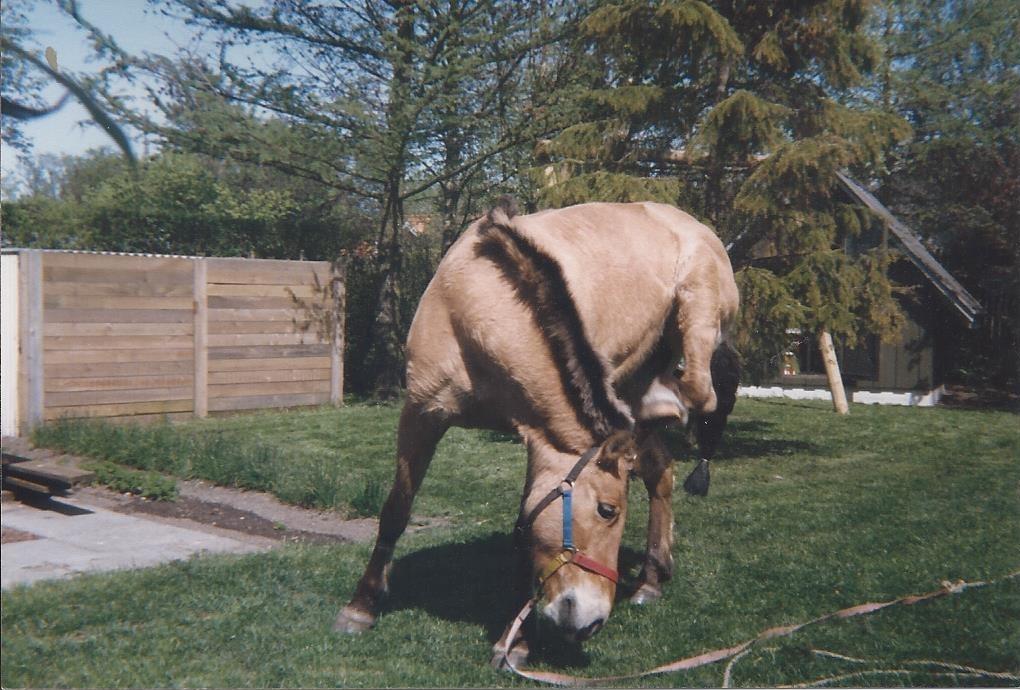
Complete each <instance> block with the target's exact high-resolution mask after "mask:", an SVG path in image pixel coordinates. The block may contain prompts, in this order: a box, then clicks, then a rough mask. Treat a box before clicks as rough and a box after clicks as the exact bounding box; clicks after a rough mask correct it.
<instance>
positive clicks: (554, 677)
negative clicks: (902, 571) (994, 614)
mask: <svg viewBox="0 0 1020 690" xmlns="http://www.w3.org/2000/svg"><path fill="white" fill-rule="evenodd" d="M1017 577H1020V570H1015V571H1013V572H1011V573H1009V574H1008V575H1004V576H1002V577H999V578H996V579H994V580H987V581H976V582H967V581H965V580H957V581H956V582H949V581H946V580H944V581H943V582H942V583H941V584H942V586H941V587H940V588H939V589H936V590H934V591H931V592H926V593H925V594H913V595H908V596H902V597H898V598H896V599H891V600H889V601H883V602H867V603H864V604H858V605H857V606H851V607H849V608H845V609H840V610H838V611H832V612H830V613H827V614H825V615H822V616H819V617H817V618H814V619H812V620H809V621H804V622H802V623H794V624H792V625H782V626H776V627H773V628H769V629H767V630H764V631H762V632H760V633H758V635H757V636H755V637H753V638H751V639H749V640H745V641H744V642H741V643H740V644H736V645H734V646H732V647H726V648H723V649H715V650H712V651H709V652H703V653H701V654H697V655H695V656H691V657H687V658H684V659H677V660H675V661H672V662H670V663H667V664H662V665H661V666H656V667H655V668H653V669H650V670H648V671H642V672H639V673H628V674H623V675H618V676H602V677H598V678H584V677H578V676H571V675H569V674H565V673H551V672H546V671H529V670H525V669H520V668H517V667H516V666H515V665H514V664H513V663H510V662H509V660H508V663H507V666H508V667H509V668H510V669H511V670H512V671H513V672H514V673H516V674H517V675H519V676H522V677H523V678H527V679H528V680H533V681H538V682H540V683H548V684H550V685H560V686H568V687H584V686H591V685H604V684H606V683H608V682H616V681H621V680H632V679H635V678H644V677H647V676H652V675H659V674H663V673H674V672H677V671H688V670H691V669H694V668H698V667H701V666H707V665H709V664H714V663H717V662H719V661H724V660H727V659H728V660H729V663H728V664H727V665H726V670H725V672H724V674H723V687H729V683H730V681H731V680H732V671H733V667H734V665H735V664H736V662H737V661H738V660H740V659H741V658H743V657H744V656H746V655H747V653H748V652H750V650H751V648H752V647H754V646H755V645H757V644H758V643H760V642H764V641H766V640H771V639H774V638H777V637H790V636H792V635H793V634H794V633H795V632H797V631H798V630H801V629H803V628H806V627H808V626H811V625H817V624H819V623H825V622H827V621H830V620H833V619H845V618H853V617H855V616H862V615H866V614H869V613H874V612H876V611H880V610H882V609H884V608H888V607H890V606H898V605H903V606H911V605H913V604H917V603H920V602H922V601H928V600H930V599H937V598H940V597H944V596H948V595H950V594H960V593H961V592H964V591H965V590H968V589H975V588H978V587H986V586H988V585H994V584H998V583H1000V582H1005V581H1006V580H1012V579H1015V578H1017ZM526 608H527V607H526ZM529 612H530V611H529ZM521 613H522V614H524V613H525V612H524V611H523V610H522V612H521ZM525 615H526V614H525ZM519 617H520V616H519ZM510 637H512V635H511V636H510ZM833 654H834V653H833ZM846 658H847V659H852V658H853V657H846ZM862 661H863V662H864V663H870V662H867V661H866V660H862ZM906 663H908V664H915V663H924V664H925V665H928V666H938V667H940V668H950V669H953V668H959V669H961V670H959V671H953V672H937V671H931V672H928V673H929V675H931V676H932V677H944V676H951V675H956V676H966V677H976V678H981V677H983V678H1004V679H1007V680H1020V676H1016V675H1013V674H1009V673H997V672H994V671H988V672H985V671H983V670H981V669H976V668H971V667H966V666H961V665H958V664H947V663H944V662H941V661H930V662H928V661H925V662H906ZM881 673H885V674H886V675H902V674H904V673H923V672H922V671H911V670H909V669H888V670H883V669H872V670H866V671H858V672H856V673H851V674H847V675H844V676H833V677H831V678H822V679H820V680H818V681H813V682H811V683H807V684H804V685H794V686H789V687H809V686H812V685H825V684H828V683H834V682H838V681H839V680H843V679H847V678H855V677H863V676H867V675H877V674H881Z"/></svg>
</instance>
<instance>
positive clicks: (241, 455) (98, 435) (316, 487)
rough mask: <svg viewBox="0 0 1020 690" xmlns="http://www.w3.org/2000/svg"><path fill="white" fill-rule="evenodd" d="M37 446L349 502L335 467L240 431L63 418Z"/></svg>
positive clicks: (309, 499)
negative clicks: (290, 453) (301, 458)
mask: <svg viewBox="0 0 1020 690" xmlns="http://www.w3.org/2000/svg"><path fill="white" fill-rule="evenodd" d="M32 442H33V443H34V444H35V445H37V446H45V447H47V448H54V449H57V450H61V451H63V452H66V453H73V454H76V455H82V456H85V457H88V458H92V459H94V460H100V461H106V462H110V463H117V464H119V465H126V466H128V467H133V468H136V469H139V470H150V471H156V472H165V473H167V474H173V475H176V476H178V477H183V478H185V479H204V480H207V481H210V482H213V483H215V484H219V485H222V486H232V487H237V488H240V489H251V490H258V491H268V492H271V493H274V494H276V495H277V496H278V497H279V498H281V499H282V500H284V501H286V502H288V503H294V504H297V505H302V506H309V507H316V508H337V507H341V506H342V505H343V503H344V501H343V500H342V499H341V497H340V495H341V493H342V492H341V490H340V485H339V481H340V477H339V476H338V473H337V471H336V468H335V467H333V466H332V465H331V464H330V463H328V462H326V461H325V460H324V459H321V458H311V459H308V460H306V461H303V462H293V461H292V460H291V459H290V458H288V457H287V455H286V453H285V452H284V450H283V449H282V448H280V447H278V446H274V445H271V444H268V443H266V442H264V441H260V440H249V439H246V438H244V435H243V434H242V433H241V432H237V431H230V432H227V431H222V430H209V431H205V432H203V431H201V430H195V429H182V428H178V427H174V426H171V425H170V424H158V425H150V426H136V425H127V424H112V423H110V422H106V421H102V420H84V419H61V420H57V421H54V422H50V423H48V424H45V425H43V426H41V427H39V428H38V429H36V430H35V431H34V432H33V434H32ZM114 488H116V487H114Z"/></svg>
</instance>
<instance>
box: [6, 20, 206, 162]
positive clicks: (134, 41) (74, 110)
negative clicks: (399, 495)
mask: <svg viewBox="0 0 1020 690" xmlns="http://www.w3.org/2000/svg"><path fill="white" fill-rule="evenodd" d="M79 9H80V11H81V14H82V16H83V17H84V18H85V19H86V20H87V21H89V22H91V23H92V24H94V25H95V26H97V27H99V28H100V29H101V30H103V31H104V32H106V33H108V34H111V35H112V36H113V37H114V38H115V39H116V40H117V42H118V43H119V44H120V45H121V47H123V48H124V49H125V50H127V51H129V52H132V53H140V52H146V51H147V52H152V53H162V54H169V53H172V52H174V51H175V50H176V48H177V47H178V46H181V45H185V44H187V43H188V42H189V41H190V40H191V38H192V37H193V33H192V30H191V29H190V28H189V27H187V26H185V25H184V23H183V22H180V21H178V20H176V19H173V18H169V17H165V16H163V15H161V14H159V13H158V12H157V11H156V10H154V9H153V8H151V7H150V6H149V5H148V3H147V2H145V0H79ZM28 18H29V28H30V29H31V30H32V32H33V34H34V41H33V43H31V44H29V45H27V46H26V47H30V48H34V49H35V50H36V51H37V54H39V55H40V56H41V55H42V52H43V50H44V49H45V48H46V46H53V48H54V50H56V52H57V62H58V65H59V67H60V69H61V71H64V70H66V71H67V72H69V73H78V74H81V73H90V72H95V71H98V70H99V69H100V68H101V67H102V64H101V63H99V62H97V61H96V60H95V59H94V56H93V51H92V48H91V46H90V44H89V41H88V40H87V37H86V34H85V32H84V31H82V30H81V29H80V28H78V27H77V25H76V24H75V22H74V21H73V20H72V19H70V18H69V17H67V15H65V14H64V13H63V12H61V11H60V10H59V9H58V8H57V7H56V6H55V4H54V3H53V2H50V1H49V0H40V1H39V2H37V3H35V4H34V6H33V7H32V8H31V10H30V11H29V12H28ZM125 93H136V94H139V95H141V94H143V93H144V92H143V91H142V89H141V88H140V87H125ZM62 94H63V89H62V88H61V87H60V86H58V85H56V84H54V85H53V86H51V87H49V88H48V89H47V90H46V92H45V96H46V99H47V100H48V101H49V102H51V103H53V102H55V101H56V100H57V99H59V98H60V96H61V95H62ZM88 120H89V117H88V113H87V112H86V111H85V109H84V108H83V107H81V106H80V105H79V104H78V103H77V102H76V101H74V100H73V99H72V100H70V101H69V102H68V103H67V104H66V105H65V106H64V107H63V108H62V109H61V110H60V111H58V112H57V113H55V114H53V115H50V116H49V117H46V118H41V119H38V120H34V121H31V122H28V123H26V124H25V125H24V128H23V131H24V132H25V134H26V135H27V136H28V137H29V138H30V139H31V141H32V142H33V144H34V151H35V153H37V154H43V153H54V154H81V153H84V152H85V151H87V150H89V149H90V148H98V147H103V146H107V147H113V143H112V141H111V140H110V138H109V137H108V136H106V135H105V134H104V133H103V131H102V130H101V129H100V128H99V127H97V126H96V125H94V124H90V123H89V121H88ZM133 140H134V144H135V149H136V151H135V152H136V153H137V154H141V153H142V152H143V148H144V147H143V144H142V142H141V139H140V138H138V137H133ZM2 168H3V175H4V177H5V178H6V177H7V176H8V175H16V174H17V173H18V172H19V171H20V170H21V165H20V162H19V161H18V157H17V153H16V152H15V151H14V150H13V149H11V148H10V147H9V146H7V145H6V144H4V145H3V149H2Z"/></svg>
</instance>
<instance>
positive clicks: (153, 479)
mask: <svg viewBox="0 0 1020 690" xmlns="http://www.w3.org/2000/svg"><path fill="white" fill-rule="evenodd" d="M84 468H85V469H87V470H89V471H91V472H94V473H95V475H96V481H97V482H98V483H100V484H102V485H104V486H108V487H109V488H111V489H113V490H114V491H117V492H120V493H129V494H135V495H136V496H141V497H143V498H148V499H150V500H153V501H174V500H176V499H177V482H176V481H175V480H174V479H173V478H172V477H166V476H164V475H162V474H160V473H158V472H153V471H151V470H135V469H131V468H130V467H124V466H122V465H118V464H116V463H112V462H109V461H108V460H98V461H97V460H92V461H89V462H86V463H84Z"/></svg>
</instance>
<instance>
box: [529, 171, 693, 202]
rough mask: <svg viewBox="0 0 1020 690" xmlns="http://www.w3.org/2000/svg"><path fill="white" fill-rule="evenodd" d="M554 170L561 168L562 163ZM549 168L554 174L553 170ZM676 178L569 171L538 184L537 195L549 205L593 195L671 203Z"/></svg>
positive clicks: (677, 186) (623, 199)
mask: <svg viewBox="0 0 1020 690" xmlns="http://www.w3.org/2000/svg"><path fill="white" fill-rule="evenodd" d="M555 170H562V165H558V166H556V169H555ZM555 170H554V171H551V174H552V175H556V174H557V172H556V171H555ZM679 186H680V181H679V180H677V179H676V178H668V177H665V178H640V177H634V176H632V175H627V174H624V173H612V172H607V171H604V170H599V171H596V172H592V173H588V174H580V175H571V176H569V177H567V179H566V180H565V181H564V182H562V183H560V184H556V185H551V186H547V187H544V188H542V189H541V190H540V191H539V197H538V198H539V199H540V200H541V201H542V203H543V204H545V205H548V206H552V207H562V206H570V205H571V204H580V203H584V202H586V201H592V200H593V199H597V200H599V201H616V202H628V201H659V202H662V203H667V204H669V203H673V202H674V201H676V198H677V196H678V195H679V192H678V189H679Z"/></svg>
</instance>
